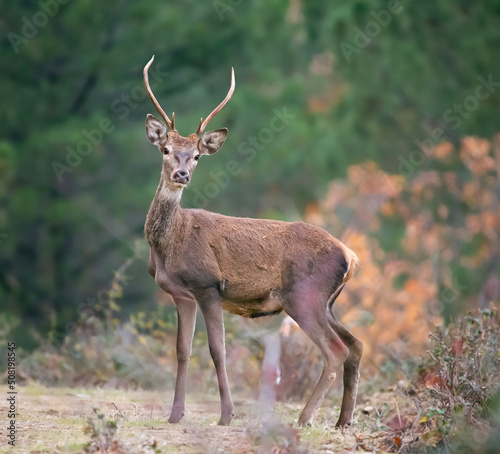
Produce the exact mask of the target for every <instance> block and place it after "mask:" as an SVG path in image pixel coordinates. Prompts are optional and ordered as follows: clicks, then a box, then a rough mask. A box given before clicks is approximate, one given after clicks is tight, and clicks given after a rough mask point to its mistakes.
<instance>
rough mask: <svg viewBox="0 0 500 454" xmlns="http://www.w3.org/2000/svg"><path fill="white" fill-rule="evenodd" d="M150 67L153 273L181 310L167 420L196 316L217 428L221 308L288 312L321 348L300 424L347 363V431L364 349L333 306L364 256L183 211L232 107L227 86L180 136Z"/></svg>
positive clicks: (316, 236)
mask: <svg viewBox="0 0 500 454" xmlns="http://www.w3.org/2000/svg"><path fill="white" fill-rule="evenodd" d="M153 60H154V56H153V58H151V60H150V61H149V63H148V64H147V65H146V66H145V68H144V84H145V87H146V90H147V92H148V94H149V97H150V98H151V101H152V102H153V104H154V105H155V107H156V109H157V110H158V113H159V114H160V115H161V117H162V118H163V120H164V122H165V124H163V123H162V122H161V121H159V120H157V119H156V118H155V117H153V115H150V114H148V115H147V117H146V135H147V137H148V139H149V141H150V142H151V143H152V144H154V145H156V146H157V147H158V149H159V150H160V152H161V153H162V154H163V164H162V170H161V178H160V184H159V185H158V189H157V191H156V195H155V197H154V199H153V202H152V204H151V208H150V209H149V212H148V215H147V218H146V225H145V229H144V230H145V235H146V239H147V240H148V243H149V245H150V258H149V265H148V270H149V273H150V274H151V275H152V276H153V277H154V279H155V281H156V283H157V284H158V286H159V287H160V288H162V289H163V290H164V291H165V292H167V293H169V294H170V295H171V296H172V298H173V300H174V302H175V305H176V308H177V316H178V332H177V367H178V368H177V380H176V384H175V396H174V403H173V406H172V412H171V415H170V419H169V422H171V423H177V422H179V421H180V420H181V419H182V417H183V416H184V401H185V394H186V376H187V369H188V361H189V358H190V355H191V345H192V340H193V333H194V327H195V318H196V309H197V306H199V307H200V310H201V312H202V313H203V316H204V318H205V322H206V327H207V335H208V344H209V348H210V354H211V356H212V359H213V362H214V364H215V369H216V373H217V379H218V382H219V392H220V398H221V417H220V420H219V424H220V425H228V424H229V423H230V421H231V419H232V418H233V416H234V407H233V402H232V399H231V394H230V390H229V384H228V379H227V374H226V363H225V344H224V324H223V313H222V311H223V310H226V311H228V312H231V313H232V314H238V315H241V316H243V317H250V318H254V317H263V316H267V315H273V314H278V313H279V312H281V311H283V310H284V311H285V312H286V313H287V314H288V315H290V317H292V318H293V319H294V320H295V321H296V322H297V323H298V324H299V326H300V327H301V328H302V330H303V331H304V332H305V333H306V334H307V335H308V336H309V337H310V338H311V339H312V341H313V342H314V343H315V344H316V345H317V346H318V347H319V349H320V350H321V353H322V357H323V362H324V364H323V371H322V373H321V376H320V378H319V381H318V383H317V385H316V388H315V389H314V391H313V393H312V395H311V397H310V399H309V401H308V402H307V405H306V406H305V408H304V410H303V411H302V414H301V415H300V418H299V424H302V425H310V424H311V423H312V419H313V417H314V415H315V413H316V411H317V410H318V408H319V406H320V405H321V402H322V401H323V399H324V397H325V395H326V393H327V392H328V390H329V389H330V387H331V385H332V382H333V380H334V379H335V371H337V370H338V369H339V368H340V367H341V366H342V365H344V395H343V399H342V407H341V411H340V418H339V420H338V422H337V427H339V426H348V425H350V424H351V420H352V414H353V410H354V405H355V401H356V393H357V388H358V378H359V363H360V359H361V354H362V350H363V344H362V343H361V342H360V341H359V340H358V339H357V338H356V337H354V336H353V335H352V334H351V333H350V332H349V331H348V330H347V329H346V328H344V327H343V326H342V325H341V324H340V323H339V322H338V321H337V319H336V318H335V315H334V314H333V312H332V306H333V303H334V301H335V299H336V298H337V296H338V295H339V293H340V292H341V290H342V288H343V287H344V285H345V283H346V282H347V281H348V280H349V279H350V278H351V277H352V275H353V273H354V271H355V270H356V268H357V266H358V258H357V256H356V254H355V253H354V252H352V251H351V250H350V249H348V248H347V247H346V246H345V245H344V244H343V243H341V242H340V241H339V240H337V239H336V238H334V237H332V236H331V235H330V234H329V233H327V232H326V231H325V230H323V229H321V228H319V227H316V226H313V225H309V224H305V223H303V222H293V223H288V222H282V221H272V220H263V219H249V218H235V217H229V216H223V215H221V214H216V213H210V212H208V211H205V210H201V209H184V208H181V206H180V199H181V194H182V191H183V189H184V188H185V187H186V185H187V184H188V183H189V181H190V180H191V175H192V174H193V171H194V169H195V167H196V165H197V164H198V159H199V158H200V156H203V155H211V154H214V153H215V152H217V151H218V150H219V149H220V148H221V147H222V145H223V144H224V142H225V140H226V137H227V129H226V128H222V129H217V130H215V131H210V132H205V133H204V132H203V131H204V130H205V127H206V126H207V124H208V123H209V122H210V120H212V119H213V118H214V117H215V116H216V115H217V114H218V113H219V112H220V110H221V109H222V108H223V107H224V106H225V105H226V103H227V102H228V101H229V99H230V98H231V96H232V94H233V91H234V86H235V82H234V69H233V70H232V74H231V88H230V89H229V92H228V94H227V96H226V98H225V99H224V101H222V103H221V104H219V106H217V107H216V108H215V109H214V111H213V112H212V113H211V114H210V115H209V116H208V117H207V118H206V119H205V121H203V119H201V120H200V125H199V126H198V129H197V130H196V133H195V134H191V135H190V136H188V137H182V136H181V135H179V133H178V132H177V130H176V129H175V123H174V121H175V117H174V114H172V120H170V119H169V117H168V116H167V115H166V113H165V112H164V111H163V109H162V108H161V107H160V104H159V103H158V101H157V100H156V98H155V96H154V94H153V92H152V91H151V88H150V86H149V81H148V69H149V67H150V66H151V64H152V63H153Z"/></svg>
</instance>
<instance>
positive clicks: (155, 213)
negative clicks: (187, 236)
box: [144, 178, 182, 246]
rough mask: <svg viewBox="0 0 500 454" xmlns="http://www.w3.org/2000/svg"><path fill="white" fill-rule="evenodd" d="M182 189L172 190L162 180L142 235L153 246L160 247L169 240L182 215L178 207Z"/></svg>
mask: <svg viewBox="0 0 500 454" xmlns="http://www.w3.org/2000/svg"><path fill="white" fill-rule="evenodd" d="M181 195H182V189H177V190H172V189H170V188H168V187H167V185H166V184H165V182H164V179H163V178H162V179H161V180H160V184H159V185H158V189H157V190H156V194H155V197H154V199H153V202H152V203H151V207H150V208H149V211H148V215H147V217H146V225H145V226H144V233H145V234H146V239H147V240H148V242H149V243H150V244H151V245H153V246H160V245H161V244H164V243H165V242H167V241H168V240H169V238H170V237H171V236H172V235H171V234H172V231H173V230H174V229H175V226H176V224H178V221H179V218H180V217H181V215H182V208H181V206H180V201H181Z"/></svg>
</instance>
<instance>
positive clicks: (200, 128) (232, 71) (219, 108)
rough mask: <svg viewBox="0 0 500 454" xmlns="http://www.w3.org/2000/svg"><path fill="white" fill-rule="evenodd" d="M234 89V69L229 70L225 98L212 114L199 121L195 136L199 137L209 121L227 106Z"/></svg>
mask: <svg viewBox="0 0 500 454" xmlns="http://www.w3.org/2000/svg"><path fill="white" fill-rule="evenodd" d="M234 87H235V82H234V68H231V87H230V88H229V91H228V92H227V95H226V97H225V98H224V101H222V102H221V103H220V104H219V105H218V106H217V107H216V108H215V109H214V110H213V111H212V113H211V114H210V115H209V116H208V117H207V118H206V119H205V121H203V118H201V119H200V126H198V129H197V130H196V134H197V135H199V134H201V133H202V132H203V131H204V130H205V128H206V126H207V125H208V123H210V120H212V118H214V117H215V116H216V115H217V114H218V113H219V112H220V111H221V110H222V109H223V108H224V106H225V105H226V104H227V102H228V101H229V100H230V99H231V96H233V92H234Z"/></svg>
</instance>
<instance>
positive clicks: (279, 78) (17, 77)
mask: <svg viewBox="0 0 500 454" xmlns="http://www.w3.org/2000/svg"><path fill="white" fill-rule="evenodd" d="M42 3H43V2H40V3H37V2H13V3H10V4H9V6H6V7H5V8H3V12H2V23H1V26H2V30H3V31H4V33H3V40H2V42H1V43H0V53H1V55H0V60H1V61H2V62H3V64H4V66H5V69H4V71H3V73H2V74H3V78H2V82H1V83H0V98H1V99H2V102H3V104H4V105H5V106H7V107H6V108H5V109H3V110H2V111H1V112H0V137H1V138H2V139H1V142H0V301H1V302H2V310H5V311H8V312H9V313H13V314H15V315H16V317H18V318H19V319H20V320H22V323H21V324H20V325H19V326H18V327H17V329H16V330H14V331H12V333H11V334H10V335H11V336H14V337H16V339H19V342H21V343H22V344H23V346H25V347H28V348H34V347H36V345H37V343H38V340H37V332H38V333H39V332H42V333H47V332H49V331H51V332H52V333H53V336H54V337H55V338H56V339H57V338H58V339H59V340H60V338H61V336H63V333H64V330H65V325H66V324H67V322H68V321H70V320H72V319H74V318H75V316H76V313H77V308H78V306H80V305H81V304H83V303H84V302H85V301H86V300H87V298H89V297H92V295H95V294H96V293H97V292H98V291H99V290H100V289H102V288H104V287H107V286H108V276H109V270H111V269H116V267H117V266H118V264H120V263H123V261H124V257H126V256H128V254H129V252H130V250H131V249H132V244H133V242H134V240H136V239H137V238H140V237H141V236H142V228H143V223H144V218H145V214H146V211H147V207H148V205H149V203H150V201H151V199H152V197H153V194H154V190H155V186H156V184H157V181H158V179H159V163H160V156H159V155H158V153H156V152H155V150H154V149H153V148H151V147H150V146H149V144H148V143H147V141H146V139H145V138H144V129H143V128H144V126H143V123H144V116H145V114H146V113H147V112H153V111H154V109H153V107H152V106H151V103H150V102H149V100H147V99H146V98H145V96H144V93H143V92H141V90H142V88H141V87H142V74H141V70H142V68H143V66H144V64H145V63H146V62H147V61H148V60H149V58H150V56H151V55H152V54H155V55H156V60H155V65H154V66H155V67H154V68H153V71H155V74H156V79H155V82H157V86H156V87H155V93H156V95H157V97H158V99H159V100H160V101H161V103H162V105H163V106H164V107H165V109H166V111H167V112H171V111H173V110H175V112H176V115H177V124H178V126H179V130H180V132H181V133H182V134H189V133H191V132H192V131H193V130H194V129H195V127H196V125H197V123H198V121H199V120H198V119H199V118H200V116H206V115H207V114H208V112H210V111H211V109H212V108H213V107H214V106H215V105H216V104H217V103H218V102H219V100H220V99H221V98H222V96H223V95H224V94H225V92H226V90H227V86H228V83H229V68H230V67H231V66H234V67H235V70H236V83H237V89H236V92H235V95H234V97H233V99H232V100H231V103H230V105H229V106H228V107H226V109H225V110H224V111H223V112H222V113H221V114H220V115H219V116H218V117H217V119H216V120H214V122H213V125H211V126H213V127H214V128H216V127H220V126H223V125H224V126H227V127H229V129H230V134H229V138H228V141H227V143H226V145H225V147H224V148H223V150H222V151H221V152H220V153H218V154H217V155H215V156H213V157H211V158H210V159H207V160H206V161H204V162H203V165H200V166H199V168H198V170H197V172H196V174H195V177H194V181H193V182H192V184H191V186H190V188H189V189H188V190H186V191H185V194H184V199H183V203H184V205H185V206H193V207H194V206H196V207H200V206H203V207H205V208H208V209H212V210H215V211H220V212H223V213H225V214H233V215H245V216H252V215H269V216H272V217H276V218H284V219H300V218H301V217H302V213H303V211H304V207H305V206H306V205H307V204H308V203H309V202H311V201H314V200H316V199H320V198H322V197H323V194H324V191H325V188H326V185H327V184H328V182H329V181H331V180H332V179H334V178H336V177H339V176H342V175H344V173H345V171H346V168H347V167H348V166H349V165H351V164H353V163H357V162H360V161H365V160H366V159H372V160H374V161H376V162H378V163H380V165H381V167H382V168H384V169H386V170H389V171H398V168H399V166H400V163H401V160H400V158H401V157H403V158H408V155H409V154H410V153H411V152H412V151H413V150H416V149H418V145H417V143H416V142H415V141H416V140H420V141H422V140H429V138H430V137H431V135H432V134H431V132H432V131H433V129H435V128H442V129H443V130H444V135H443V140H444V139H446V138H448V139H450V140H452V141H453V142H458V140H459V139H460V137H462V136H463V135H464V134H478V135H481V136H483V137H488V138H489V137H490V136H491V135H492V134H493V133H494V132H496V131H497V129H498V126H497V123H496V117H497V106H498V101H499V96H500V95H499V94H500V91H499V90H498V89H496V88H495V89H494V90H493V91H492V92H491V93H490V94H489V96H488V97H487V98H486V99H482V100H480V102H479V103H478V106H477V108H474V109H473V111H470V112H469V111H465V114H459V113H457V112H455V110H456V109H457V107H455V105H458V106H461V105H462V104H464V103H465V100H466V99H467V97H469V96H473V95H474V92H475V89H476V87H477V86H478V84H480V81H479V79H478V78H480V77H482V78H485V79H488V77H489V76H490V75H491V77H492V80H493V81H497V80H500V66H499V65H500V62H499V60H498V59H494V58H491V49H495V48H497V47H498V44H499V39H500V38H499V35H498V33H497V28H498V27H497V22H498V18H499V15H500V9H499V5H498V1H497V0H488V1H484V2H480V3H473V2H466V1H460V2H451V3H450V2H445V1H437V2H433V3H432V4H424V3H423V2H406V1H403V2H400V6H401V8H400V10H398V12H397V13H393V14H392V15H391V17H390V21H389V22H388V24H387V25H383V26H381V25H379V29H380V30H379V31H378V32H377V33H376V36H374V37H372V38H370V39H369V43H366V45H362V46H358V47H357V48H356V51H355V52H354V53H353V54H351V55H350V57H349V58H347V57H346V53H345V49H344V48H345V46H344V47H343V43H348V44H350V45H354V43H355V41H354V39H355V36H356V33H357V29H359V30H361V31H363V32H364V31H365V30H366V28H367V27H370V26H372V25H369V24H370V23H371V22H373V21H374V20H375V19H374V15H378V17H380V11H381V10H386V9H387V8H388V2H387V1H385V0H384V1H382V0H360V1H356V2H347V3H346V2H341V1H340V0H334V1H333V2H332V1H328V2H326V1H323V2H289V1H285V0H276V1H272V2H262V1H258V0H250V1H245V2H233V3H234V5H233V3H231V2H229V4H228V3H224V2H222V6H221V4H220V2H217V3H214V2H202V3H200V2H195V1H194V0H189V1H184V2H168V4H165V2H159V1H158V0H146V1H141V2H132V1H130V0H124V1H121V2H118V3H116V2H111V3H103V4H100V5H99V7H98V8H96V5H95V4H93V3H91V2H87V1H72V2H66V3H64V4H59V3H58V2H56V3H57V4H58V9H57V11H56V12H55V13H54V14H51V15H50V17H49V18H48V20H47V24H46V25H43V26H40V27H37V26H34V25H33V22H34V21H35V19H34V18H35V15H36V14H37V13H39V12H40V11H42V13H43V10H41V8H42V6H41V4H42ZM217 5H219V6H217ZM221 8H222V9H221ZM27 23H30V24H31V32H30V31H29V30H28V28H29V27H28V28H26V27H27V25H26V24H27ZM33 27H35V28H34V29H33ZM26 30H28V31H26ZM13 34H14V35H16V36H17V37H18V38H13V36H14V35H13ZM28 35H29V36H28ZM495 83H496V82H495ZM283 109H286V111H287V112H289V113H290V114H291V115H294V118H293V120H291V121H290V122H289V123H287V124H285V125H284V126H285V128H284V129H283V130H281V131H279V132H275V133H273V135H272V137H271V139H270V141H269V142H268V138H266V137H269V136H266V134H267V133H266V130H268V128H269V127H270V125H271V120H272V119H273V117H275V116H276V110H278V111H280V112H282V110H283ZM462 109H463V107H462ZM89 137H90V138H89ZM253 138H257V140H258V143H257V145H256V146H252V145H250V144H251V143H252V140H253ZM85 142H88V143H89V144H90V146H88V145H85ZM267 142H268V143H267ZM252 148H253V149H254V150H255V151H251V152H250V153H248V150H250V149H252ZM242 150H243V152H242ZM245 150H246V152H245ZM230 160H236V161H237V162H238V163H239V167H238V173H237V174H235V175H230V176H229V175H227V173H226V174H224V173H225V172H226V170H225V169H226V165H227V162H228V161H230ZM434 164H436V163H434ZM434 164H433V165H434ZM426 165H427V164H424V167H425V166H426ZM436 165H437V164H436ZM210 184H212V185H215V187H216V190H215V192H214V191H212V192H211V194H212V195H209V196H207V193H209V192H210V191H209V190H208V188H209V185H210ZM426 203H427V202H426ZM429 205H430V203H429ZM456 209H457V210H459V209H461V210H464V211H466V210H470V209H471V208H470V207H468V206H457V207H456ZM346 215H348V213H347V214H346ZM400 234H401V232H400V228H399V227H398V226H396V225H392V224H391V223H389V225H388V230H387V234H386V236H385V237H384V238H383V243H384V247H387V248H390V247H391V245H392V246H394V244H396V243H397V238H398V236H399V235H400ZM480 242H481V239H480V238H478V240H477V243H474V244H473V245H471V247H470V248H469V249H467V250H466V251H465V253H469V252H470V253H473V252H474V248H475V247H479V246H480ZM142 258H143V260H144V262H145V261H147V256H146V254H144V256H143V257H142ZM133 274H134V276H135V279H134V280H133V281H132V282H130V284H129V285H127V289H126V291H125V292H124V298H123V305H124V308H125V310H124V318H126V315H125V314H126V313H128V312H129V311H130V310H133V309H135V308H136V307H141V308H145V309H149V308H150V307H152V306H153V304H154V300H155V296H154V291H155V286H154V284H153V283H152V281H151V279H150V277H149V275H148V274H147V268H146V263H143V262H138V263H137V264H135V265H134V267H133Z"/></svg>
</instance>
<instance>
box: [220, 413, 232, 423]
mask: <svg viewBox="0 0 500 454" xmlns="http://www.w3.org/2000/svg"><path fill="white" fill-rule="evenodd" d="M233 418H234V413H230V414H229V415H221V417H220V419H219V422H218V423H217V425H218V426H229V424H230V423H231V421H232V419H233Z"/></svg>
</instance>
